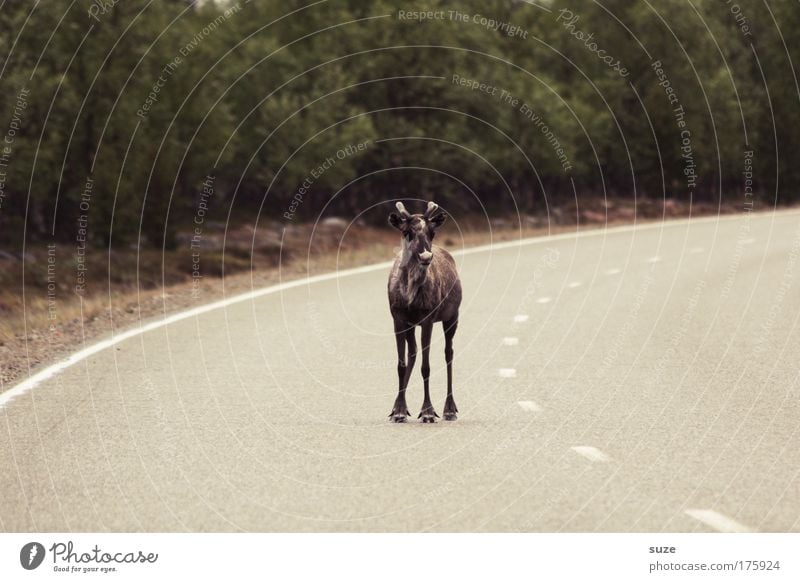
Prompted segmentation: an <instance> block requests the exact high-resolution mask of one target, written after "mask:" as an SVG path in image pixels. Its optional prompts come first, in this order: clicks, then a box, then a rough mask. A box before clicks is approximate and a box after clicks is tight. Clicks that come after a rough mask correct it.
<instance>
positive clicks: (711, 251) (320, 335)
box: [0, 212, 800, 532]
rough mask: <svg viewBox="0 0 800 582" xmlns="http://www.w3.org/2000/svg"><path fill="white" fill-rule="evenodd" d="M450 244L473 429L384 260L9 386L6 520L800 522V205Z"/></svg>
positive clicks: (461, 390) (211, 526) (317, 525)
mask: <svg viewBox="0 0 800 582" xmlns="http://www.w3.org/2000/svg"><path fill="white" fill-rule="evenodd" d="M456 257H457V260H458V262H459V265H460V270H461V276H462V281H463V286H464V297H465V299H464V304H463V307H462V319H461V324H460V327H459V331H458V335H457V336H456V343H455V347H456V356H455V379H456V381H455V398H456V402H457V403H458V407H459V410H460V415H459V420H458V421H457V422H455V423H445V422H438V423H436V424H435V425H423V424H420V423H417V422H411V423H408V424H405V425H395V424H392V423H390V422H389V421H388V419H387V418H386V415H387V414H388V413H389V411H390V408H391V405H392V402H393V400H394V396H395V389H396V386H395V382H396V376H395V361H394V353H395V351H394V350H395V347H394V339H393V338H392V335H391V329H392V321H391V318H390V316H389V312H388V306H387V300H386V279H387V274H388V267H387V266H385V265H384V266H378V267H375V268H367V269H362V270H360V271H357V272H355V273H349V274H345V275H344V276H340V277H327V278H326V277H321V278H317V279H316V280H314V281H311V282H301V283H299V284H292V285H285V286H283V287H281V288H278V289H273V290H268V291H262V292H259V293H254V294H253V296H251V297H249V298H247V299H246V300H243V301H235V302H230V304H226V305H224V306H217V307H216V308H213V309H212V308H207V309H204V310H199V312H198V313H193V314H189V316H185V315H184V316H182V317H178V318H173V319H172V320H170V322H169V323H168V324H162V323H163V322H162V323H159V322H155V323H154V324H153V325H151V326H150V327H149V328H148V329H147V330H145V331H144V332H142V333H139V331H137V330H134V331H132V332H131V333H129V334H128V335H127V336H124V337H123V338H122V339H118V340H116V342H110V345H108V346H101V347H102V348H103V349H100V348H97V349H95V350H93V351H94V353H88V354H83V355H81V356H79V357H76V358H74V360H75V361H74V362H73V363H71V365H64V366H62V368H63V369H60V370H58V371H52V370H51V371H49V372H48V371H46V372H45V373H43V374H41V375H40V376H39V377H38V378H34V379H33V380H29V381H28V382H27V383H25V384H23V385H21V386H18V387H17V388H15V389H12V391H11V392H9V393H6V394H5V395H0V466H2V467H3V471H2V473H0V491H2V500H0V529H1V530H4V531H30V530H35V531H95V530H99V531H106V530H110V531H154V530H157V531H184V530H190V531H239V530H248V531H421V530H430V531H548V532H550V531H747V530H753V531H781V532H784V531H795V532H796V531H800V447H798V446H797V442H798V438H799V437H800V385H799V384H798V370H800V364H799V363H798V362H799V361H800V358H799V357H798V356H800V347H798V346H800V326H798V317H799V316H800V282H799V281H798V277H799V276H800V264H798V258H800V214H799V213H797V212H779V213H766V214H753V215H749V216H748V215H745V216H741V217H736V218H723V219H716V218H714V219H695V220H692V221H682V222H668V223H660V224H651V225H643V226H639V227H624V228H618V229H608V230H605V231H593V232H584V233H582V234H580V235H560V236H556V237H551V238H546V239H538V240H533V241H523V243H522V244H502V245H496V246H495V247H494V248H493V249H490V250H489V249H485V248H484V249H473V250H471V251H468V252H465V253H460V254H457V255H456ZM387 259H389V257H387ZM440 336H441V332H440V329H439V328H437V331H436V333H435V336H434V339H435V343H434V346H433V348H432V354H433V357H432V369H433V373H432V394H433V397H434V405H435V407H436V408H437V410H438V411H439V412H440V413H441V408H442V405H443V403H444V396H445V382H444V358H443V356H442V349H443V347H442V344H443V342H442V338H441V337H440ZM51 372H54V373H52V374H51ZM48 376H49V377H48ZM408 396H409V398H408V400H409V407H410V409H412V410H413V413H414V416H416V413H417V412H418V410H419V407H420V404H421V402H422V382H421V379H420V374H419V362H418V363H417V369H416V370H415V372H414V376H413V380H412V384H411V387H410V389H409V395H408Z"/></svg>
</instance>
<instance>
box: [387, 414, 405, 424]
mask: <svg viewBox="0 0 800 582" xmlns="http://www.w3.org/2000/svg"><path fill="white" fill-rule="evenodd" d="M406 416H408V413H405V414H403V413H402V412H397V413H395V414H391V415H390V417H391V419H392V422H405V421H406Z"/></svg>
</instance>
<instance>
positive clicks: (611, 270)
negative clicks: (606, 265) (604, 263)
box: [606, 269, 622, 275]
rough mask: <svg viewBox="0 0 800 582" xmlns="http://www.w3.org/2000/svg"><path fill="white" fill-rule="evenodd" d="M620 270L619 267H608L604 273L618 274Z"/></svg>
mask: <svg viewBox="0 0 800 582" xmlns="http://www.w3.org/2000/svg"><path fill="white" fill-rule="evenodd" d="M621 272H622V271H620V270H619V269H608V270H607V271H606V275H619V274H620V273H621Z"/></svg>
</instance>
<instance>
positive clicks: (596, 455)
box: [570, 447, 611, 463]
mask: <svg viewBox="0 0 800 582" xmlns="http://www.w3.org/2000/svg"><path fill="white" fill-rule="evenodd" d="M570 448H571V449H572V450H573V451H575V452H576V453H578V454H579V455H582V456H584V457H586V458H587V459H589V460H590V461H592V462H594V463H608V462H609V461H610V460H611V457H609V456H608V455H606V454H605V453H604V452H603V451H601V450H599V449H596V448H594V447H570Z"/></svg>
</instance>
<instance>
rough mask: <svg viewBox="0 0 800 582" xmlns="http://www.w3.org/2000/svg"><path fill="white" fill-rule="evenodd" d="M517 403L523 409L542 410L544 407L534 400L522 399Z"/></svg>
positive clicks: (530, 410) (529, 410)
mask: <svg viewBox="0 0 800 582" xmlns="http://www.w3.org/2000/svg"><path fill="white" fill-rule="evenodd" d="M517 404H519V405H520V407H521V408H522V410H527V411H528V412H541V410H542V407H541V406H539V405H538V404H536V403H535V402H534V401H533V400H520V401H519V402H517Z"/></svg>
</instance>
